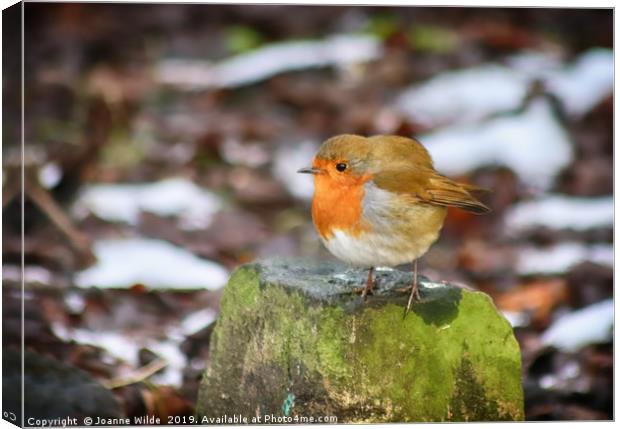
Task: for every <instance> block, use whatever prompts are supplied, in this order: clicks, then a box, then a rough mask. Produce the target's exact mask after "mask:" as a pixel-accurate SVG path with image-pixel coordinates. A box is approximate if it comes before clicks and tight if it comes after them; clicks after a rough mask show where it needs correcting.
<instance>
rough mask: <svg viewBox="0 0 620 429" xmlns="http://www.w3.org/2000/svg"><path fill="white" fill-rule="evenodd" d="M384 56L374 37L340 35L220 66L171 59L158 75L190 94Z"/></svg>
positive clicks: (261, 50)
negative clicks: (290, 72) (281, 74)
mask: <svg viewBox="0 0 620 429" xmlns="http://www.w3.org/2000/svg"><path fill="white" fill-rule="evenodd" d="M381 52H382V49H381V43H380V41H379V40H378V39H377V38H375V37H372V36H368V35H355V34H341V35H335V36H331V37H329V38H327V39H325V40H321V41H296V42H283V43H277V44H272V45H267V46H265V47H263V48H259V49H256V50H254V51H251V52H248V53H245V54H240V55H237V56H234V57H232V58H228V59H225V60H223V61H220V62H218V63H211V62H207V61H202V60H179V59H168V60H164V61H162V62H161V63H160V64H159V65H158V66H157V68H156V70H155V75H156V79H157V80H158V81H159V82H160V83H162V84H167V85H174V86H178V87H180V88H183V89H187V90H203V89H208V88H233V87H238V86H242V85H249V84H252V83H255V82H259V81H261V80H264V79H267V78H270V77H272V76H275V75H277V74H280V73H284V72H288V71H295V70H304V69H309V68H316V67H327V66H337V67H341V66H346V65H348V64H355V63H363V62H367V61H370V60H373V59H376V58H378V57H379V56H380V55H381Z"/></svg>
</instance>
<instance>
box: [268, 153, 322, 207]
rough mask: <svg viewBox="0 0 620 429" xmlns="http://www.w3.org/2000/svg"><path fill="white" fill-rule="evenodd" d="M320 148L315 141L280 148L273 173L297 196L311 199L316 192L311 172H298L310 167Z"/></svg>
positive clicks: (276, 154)
mask: <svg viewBox="0 0 620 429" xmlns="http://www.w3.org/2000/svg"><path fill="white" fill-rule="evenodd" d="M318 150H319V145H317V144H316V143H315V142H311V141H304V142H302V143H299V144H296V145H286V146H281V147H280V148H278V150H277V151H276V153H275V155H274V164H273V174H274V176H275V177H276V178H278V179H279V180H280V181H281V182H282V183H283V184H284V186H285V187H286V188H287V189H288V191H289V192H290V193H291V195H293V196H294V197H296V198H299V199H301V200H306V201H309V200H310V199H311V198H312V194H313V193H314V185H313V180H312V175H311V174H302V173H298V172H297V170H299V169H300V168H304V167H310V166H311V165H312V160H313V159H314V155H315V154H316V152H317V151H318Z"/></svg>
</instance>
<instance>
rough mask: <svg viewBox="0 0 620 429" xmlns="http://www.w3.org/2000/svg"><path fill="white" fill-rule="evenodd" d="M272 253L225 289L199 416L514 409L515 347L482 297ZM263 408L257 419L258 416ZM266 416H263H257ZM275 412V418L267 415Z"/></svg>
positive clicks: (518, 395)
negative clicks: (368, 281)
mask: <svg viewBox="0 0 620 429" xmlns="http://www.w3.org/2000/svg"><path fill="white" fill-rule="evenodd" d="M365 276H366V272H365V271H364V270H361V269H352V268H347V267H346V266H344V265H340V264H337V263H331V262H307V261H298V260H272V261H265V262H260V263H255V264H250V265H245V266H243V267H241V268H239V269H238V270H237V271H235V273H234V274H233V275H232V277H231V279H230V281H229V283H228V285H227V286H226V288H225V290H224V294H223V297H222V302H221V313H220V318H219V319H218V321H217V325H216V327H215V330H214V333H213V336H212V340H211V351H210V363H209V366H208V368H207V370H206V371H205V375H204V379H203V381H202V384H201V387H200V392H199V397H198V403H197V415H198V417H199V418H203V417H204V416H207V417H211V418H214V417H218V416H224V415H227V416H232V415H241V416H244V417H246V418H247V421H248V422H250V423H252V422H254V423H270V422H276V421H279V422H284V423H295V422H308V421H309V420H306V419H309V418H311V417H312V418H314V419H315V420H314V421H317V420H316V419H317V418H318V417H322V416H336V417H337V419H338V422H340V423H344V422H415V421H494V420H522V419H523V390H522V387H521V357H520V351H519V345H518V343H517V341H516V340H515V337H514V335H513V331H512V328H511V326H510V324H509V323H508V322H507V321H506V319H504V317H503V316H502V315H501V314H500V313H499V312H498V311H497V309H496V308H495V306H494V305H493V302H492V301H491V299H490V298H489V297H488V296H487V295H485V294H483V293H481V292H472V291H469V290H465V289H462V288H458V287H456V286H453V285H449V284H445V283H434V282H430V281H429V280H428V279H426V278H424V277H422V276H420V277H419V280H418V282H419V284H420V288H421V295H422V300H421V301H420V302H417V303H414V305H413V307H412V311H411V312H410V313H409V314H408V315H406V317H405V315H404V308H405V305H406V302H407V298H408V295H407V293H406V292H403V291H399V290H398V289H402V288H405V287H407V286H408V285H409V284H410V282H411V273H407V272H402V271H398V270H382V271H379V272H378V273H377V289H376V292H375V294H374V295H372V296H370V297H369V299H368V301H367V302H366V303H363V302H362V300H361V298H360V297H359V295H357V294H356V293H355V289H356V288H359V287H361V286H363V284H364V282H365V278H366V277H365ZM257 416H260V419H259V418H257ZM265 416H269V418H270V419H271V421H265ZM274 418H279V419H280V420H273V419H274Z"/></svg>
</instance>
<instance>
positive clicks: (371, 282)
mask: <svg viewBox="0 0 620 429" xmlns="http://www.w3.org/2000/svg"><path fill="white" fill-rule="evenodd" d="M374 270H375V269H374V268H370V269H369V270H368V280H366V286H364V287H362V288H359V289H356V290H355V293H358V294H360V295H361V296H362V300H363V301H364V302H366V299H367V297H368V295H373V289H374V288H375V279H374V277H373V272H374Z"/></svg>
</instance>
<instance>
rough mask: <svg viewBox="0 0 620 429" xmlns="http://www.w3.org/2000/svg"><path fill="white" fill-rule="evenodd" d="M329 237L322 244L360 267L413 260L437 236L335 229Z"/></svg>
mask: <svg viewBox="0 0 620 429" xmlns="http://www.w3.org/2000/svg"><path fill="white" fill-rule="evenodd" d="M332 232H333V236H332V237H331V238H330V239H329V240H323V243H324V244H325V247H327V249H328V250H329V251H330V252H331V253H332V254H333V255H334V256H336V257H337V258H338V259H341V260H343V261H345V262H347V263H349V264H351V265H358V266H363V267H377V266H391V267H393V266H396V265H400V264H405V263H408V262H413V261H414V260H415V259H417V258H419V257H420V256H422V255H423V254H424V253H426V251H427V250H428V248H429V247H430V245H431V244H432V243H433V242H434V241H435V240H436V239H437V234H429V236H428V237H418V238H417V239H416V240H413V239H412V238H411V237H394V236H386V235H384V234H375V233H365V234H362V235H360V236H359V237H353V236H350V235H347V234H345V233H344V232H343V231H341V230H334V231H332Z"/></svg>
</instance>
